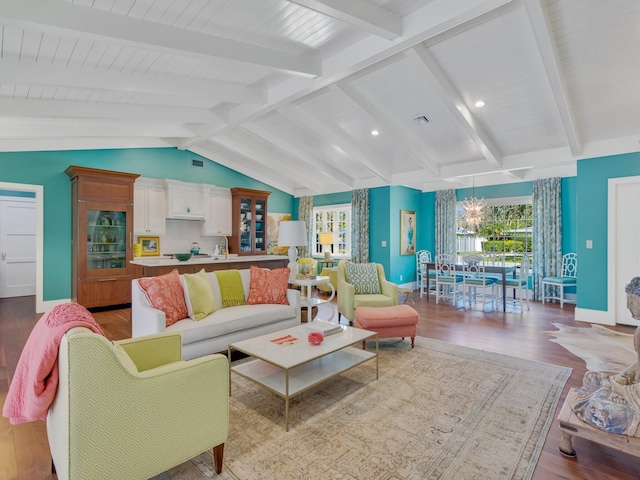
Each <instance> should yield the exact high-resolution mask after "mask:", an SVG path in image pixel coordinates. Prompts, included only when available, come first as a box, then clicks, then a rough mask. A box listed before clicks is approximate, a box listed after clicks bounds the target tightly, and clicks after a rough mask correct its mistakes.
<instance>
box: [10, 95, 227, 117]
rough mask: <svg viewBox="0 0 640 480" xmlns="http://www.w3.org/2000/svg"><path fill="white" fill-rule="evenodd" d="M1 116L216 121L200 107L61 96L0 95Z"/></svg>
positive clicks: (215, 115)
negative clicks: (76, 99)
mask: <svg viewBox="0 0 640 480" xmlns="http://www.w3.org/2000/svg"><path fill="white" fill-rule="evenodd" d="M0 116H1V117H36V118H39V117H45V118H56V117H57V118H103V119H105V118H108V119H121V120H131V121H167V122H174V123H188V122H211V123H215V122H217V121H220V118H219V117H218V115H217V114H216V113H215V112H213V111H211V110H207V109H204V108H182V107H156V106H150V105H123V104H114V103H82V102H65V101H62V100H25V99H21V98H0Z"/></svg>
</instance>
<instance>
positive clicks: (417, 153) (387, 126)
mask: <svg viewBox="0 0 640 480" xmlns="http://www.w3.org/2000/svg"><path fill="white" fill-rule="evenodd" d="M330 88H331V90H332V91H333V92H334V93H336V94H338V95H340V96H341V97H342V99H343V100H344V101H346V102H347V103H349V104H351V105H352V106H353V107H354V108H355V109H357V110H359V111H361V112H362V113H364V114H365V115H367V116H369V117H370V118H371V119H373V121H374V122H376V123H377V124H378V125H380V127H381V128H382V129H383V131H384V132H385V134H386V135H387V136H388V138H390V139H391V140H393V141H395V142H397V144H398V146H399V147H400V148H401V149H402V150H404V151H405V152H406V153H407V154H408V155H409V156H410V157H411V158H412V159H413V160H414V161H415V162H416V163H417V164H418V165H421V166H423V167H424V168H426V169H427V170H428V171H429V172H430V173H431V174H433V175H436V176H437V175H438V166H437V165H436V164H435V162H434V161H433V155H432V154H425V152H424V148H422V147H420V146H418V145H416V143H415V142H414V141H413V139H412V138H411V137H410V136H409V135H407V134H406V133H405V132H404V131H402V130H401V129H400V128H398V126H397V125H396V123H395V122H393V121H392V120H391V119H390V118H389V117H388V116H387V115H385V114H384V113H383V112H382V111H381V110H380V109H379V108H377V107H376V106H375V105H373V104H372V103H371V102H370V101H369V100H367V99H366V98H365V97H364V95H362V94H361V93H360V92H359V91H358V90H357V89H356V88H354V87H353V86H352V85H351V84H349V82H347V81H345V80H342V81H340V82H338V83H335V84H334V85H332V86H331V87H330Z"/></svg>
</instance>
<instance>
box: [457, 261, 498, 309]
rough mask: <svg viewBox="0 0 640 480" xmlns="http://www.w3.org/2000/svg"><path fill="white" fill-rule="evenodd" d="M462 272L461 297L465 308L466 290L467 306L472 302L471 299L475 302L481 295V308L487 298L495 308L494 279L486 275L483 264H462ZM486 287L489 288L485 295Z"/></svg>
mask: <svg viewBox="0 0 640 480" xmlns="http://www.w3.org/2000/svg"><path fill="white" fill-rule="evenodd" d="M462 272H463V275H462V298H463V304H464V308H465V309H466V308H467V291H468V292H469V293H468V299H469V306H471V304H472V303H473V302H472V299H473V300H475V302H476V303H477V302H478V298H479V297H482V301H483V305H482V306H483V308H484V306H485V305H486V304H487V298H489V299H490V301H491V306H492V308H495V302H496V288H495V287H496V279H495V278H492V277H487V275H486V272H485V269H484V266H483V265H480V264H479V263H476V262H473V263H470V264H465V265H463V267H462ZM487 289H491V294H490V295H487Z"/></svg>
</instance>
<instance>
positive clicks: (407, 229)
mask: <svg viewBox="0 0 640 480" xmlns="http://www.w3.org/2000/svg"><path fill="white" fill-rule="evenodd" d="M415 254H416V212H412V211H410V210H400V255H415Z"/></svg>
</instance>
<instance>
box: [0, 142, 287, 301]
mask: <svg viewBox="0 0 640 480" xmlns="http://www.w3.org/2000/svg"><path fill="white" fill-rule="evenodd" d="M192 158H198V159H202V160H204V168H195V167H192V166H191V159H192ZM69 165H79V166H83V167H91V168H100V169H105V170H116V171H121V172H130V173H138V174H140V175H141V176H143V177H150V178H172V179H175V180H182V181H185V182H194V183H209V184H213V185H216V186H219V187H229V188H231V187H244V188H252V189H258V190H268V191H271V192H273V193H272V194H271V195H270V196H269V209H270V210H271V211H274V212H283V213H287V212H290V211H291V209H292V205H293V197H292V196H291V195H289V194H287V193H285V192H282V191H280V190H277V189H275V188H272V187H270V186H269V185H266V184H264V183H262V182H258V181H257V180H254V179H252V178H249V177H247V176H245V175H242V174H240V173H238V172H236V171H234V170H231V169H229V168H226V167H223V166H222V165H218V164H216V163H214V162H211V161H209V160H208V159H206V158H203V157H200V156H199V155H196V154H194V153H192V152H188V151H184V150H177V149H175V148H149V149H124V150H87V151H84V150H81V151H56V152H11V153H0V172H1V173H0V181H2V182H11V183H25V184H32V185H42V186H43V187H44V188H43V190H44V261H43V270H44V285H43V290H44V291H43V300H44V301H48V300H59V299H64V298H69V297H70V296H71V247H70V245H71V182H70V181H69V177H68V176H67V175H66V174H65V173H64V171H65V169H66V168H67V167H68V166H69Z"/></svg>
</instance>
